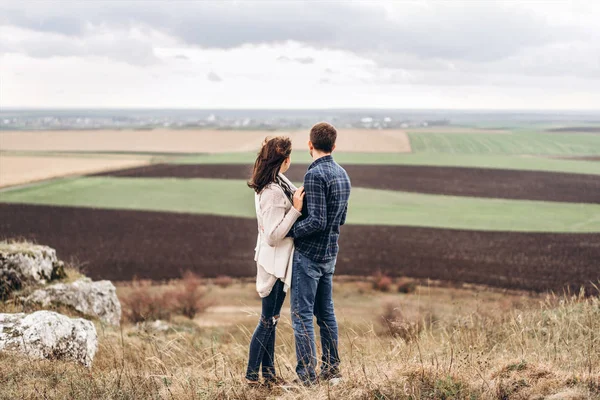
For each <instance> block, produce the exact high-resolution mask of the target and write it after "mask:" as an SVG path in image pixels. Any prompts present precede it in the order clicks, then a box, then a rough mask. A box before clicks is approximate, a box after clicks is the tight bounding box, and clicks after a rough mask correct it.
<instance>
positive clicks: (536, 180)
mask: <svg viewBox="0 0 600 400" xmlns="http://www.w3.org/2000/svg"><path fill="white" fill-rule="evenodd" d="M344 168H346V170H347V171H348V173H349V175H350V177H351V179H352V184H353V186H355V187H363V188H369V189H384V190H399V191H405V192H416V193H428V194H443V195H450V196H467V197H484V198H501V199H516V200H542V201H557V202H573V203H596V204H599V203H600V179H598V177H597V176H594V175H584V174H568V173H556V172H543V171H516V170H501V169H485V168H460V167H432V166H410V165H344ZM251 171H252V167H251V166H248V165H236V164H220V165H219V164H213V165H211V164H195V165H176V164H155V165H150V166H144V167H139V168H131V169H123V170H119V171H111V172H107V173H101V174H96V175H95V176H116V177H139V178H142V177H143V178H173V177H177V178H211V179H247V178H248V177H249V176H250V174H251ZM305 171H306V166H305V165H299V164H294V165H292V167H291V168H290V170H289V172H288V173H287V175H288V176H289V177H290V178H291V179H292V180H295V181H297V182H301V181H302V180H303V177H304V173H305Z"/></svg>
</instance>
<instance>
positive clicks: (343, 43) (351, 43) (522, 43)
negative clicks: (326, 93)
mask: <svg viewBox="0 0 600 400" xmlns="http://www.w3.org/2000/svg"><path fill="white" fill-rule="evenodd" d="M29 4H30V3H29V2H28V3H27V4H23V3H22V2H20V1H19V2H17V1H8V2H7V1H5V2H3V3H2V5H0V11H1V12H2V14H4V18H3V19H2V20H0V23H3V24H7V23H10V24H13V25H17V26H20V27H23V28H27V29H31V30H36V31H40V32H53V33H59V34H63V35H68V36H80V35H81V34H82V33H83V32H85V31H86V29H87V28H89V27H98V26H104V27H110V28H113V29H127V28H131V27H132V26H137V25H144V26H145V27H147V28H149V29H154V30H158V31H160V32H162V33H163V34H167V35H170V36H172V37H173V38H176V39H177V40H180V41H181V42H183V43H186V44H188V45H194V46H200V47H203V48H222V49H230V48H235V47H239V46H242V45H245V44H265V43H267V44H275V43H282V42H285V41H297V42H302V43H306V44H310V45H311V46H316V47H328V48H337V49H343V50H348V51H353V52H356V53H368V52H374V51H375V52H378V53H382V54H383V53H409V54H412V55H414V56H416V57H420V58H423V59H432V58H444V59H454V60H471V61H490V60H495V59H501V58H503V57H507V56H510V55H513V54H515V53H517V52H518V51H520V50H521V49H523V48H527V47H531V46H538V45H546V44H548V43H553V42H556V41H560V40H564V39H566V38H575V37H582V35H583V34H584V32H583V31H582V30H581V29H580V28H579V27H578V26H577V25H570V26H562V25H560V24H550V23H549V22H548V21H547V19H545V18H542V17H540V16H538V15H535V14H534V13H532V12H529V11H528V10H526V9H523V8H519V7H517V6H511V5H507V4H503V3H499V2H495V1H486V2H469V3H464V2H440V1H428V2H419V3H408V2H406V3H399V4H396V7H393V8H391V9H390V10H388V9H386V7H384V6H382V5H381V4H380V3H378V2H374V3H352V2H311V3H310V4H309V3H307V2H299V1H293V2H270V1H257V2H219V3H217V2H191V1H190V2H165V1H152V2H147V3H145V5H144V7H140V6H139V2H137V1H126V0H122V1H119V2H100V1H93V0H90V1H86V2H75V1H66V0H65V1H61V2H59V3H57V2H52V1H48V2H41V3H36V7H28V5H29ZM25 10H27V12H25Z"/></svg>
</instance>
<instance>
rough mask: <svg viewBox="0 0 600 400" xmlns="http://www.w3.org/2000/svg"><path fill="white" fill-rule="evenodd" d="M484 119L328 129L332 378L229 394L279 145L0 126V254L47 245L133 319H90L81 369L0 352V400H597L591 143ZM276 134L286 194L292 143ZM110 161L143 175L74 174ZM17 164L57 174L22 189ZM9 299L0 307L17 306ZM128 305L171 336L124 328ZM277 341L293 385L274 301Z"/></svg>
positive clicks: (597, 181)
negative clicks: (336, 343) (267, 168)
mask: <svg viewBox="0 0 600 400" xmlns="http://www.w3.org/2000/svg"><path fill="white" fill-rule="evenodd" d="M484 125H485V124H484ZM488 125H489V126H464V127H463V126H450V127H445V128H422V129H419V130H414V131H413V130H410V131H409V132H408V133H404V132H399V131H393V132H387V131H353V132H348V133H346V132H344V131H343V130H342V131H341V133H340V138H341V139H340V145H339V151H336V153H335V158H336V160H337V161H338V162H340V163H341V164H342V166H344V167H345V168H346V169H347V171H348V172H349V174H350V176H351V178H352V181H353V192H352V197H351V203H350V208H349V214H348V220H347V224H346V225H345V226H344V227H342V235H341V238H340V249H341V251H340V254H339V257H338V262H337V266H336V277H335V278H334V279H335V288H334V298H335V304H336V313H337V316H338V321H339V325H340V349H341V356H342V366H341V368H342V374H343V376H344V378H343V381H342V383H341V384H339V385H337V386H329V385H325V384H321V385H318V386H316V387H314V388H304V387H298V386H294V385H292V386H291V387H288V388H286V389H282V388H275V389H273V390H270V391H268V390H266V389H249V388H248V387H247V386H245V385H244V383H243V374H244V370H245V364H246V361H247V351H248V342H249V340H250V336H251V334H252V330H253V329H254V326H255V325H256V322H257V320H258V319H259V314H260V308H259V305H260V302H259V300H258V298H257V295H256V292H255V288H254V280H253V277H254V275H255V273H256V266H255V264H254V262H253V249H254V246H255V243H256V229H257V226H256V221H255V216H254V214H255V211H254V203H253V193H252V191H251V190H250V189H248V188H247V187H246V179H247V178H248V176H249V173H250V169H251V165H252V163H253V161H254V158H255V154H256V153H255V151H256V148H257V146H258V145H259V143H260V142H261V140H262V138H263V137H264V136H266V135H268V134H275V133H276V132H247V131H238V132H228V131H189V130H180V131H167V130H157V131H118V132H103V131H84V132H0V163H2V162H4V163H5V164H2V165H10V166H11V167H10V168H8V170H6V169H5V171H2V173H3V175H2V176H7V177H10V179H11V182H13V183H14V184H15V186H12V185H11V186H8V187H5V188H3V189H2V190H0V239H3V238H17V239H27V240H30V241H35V242H38V243H41V244H47V245H50V246H52V247H54V248H56V249H57V252H58V255H59V257H60V258H61V259H63V260H65V261H66V262H67V265H68V266H70V268H69V269H68V270H69V272H70V273H71V272H73V270H72V268H73V267H77V268H78V269H79V272H77V273H75V275H78V274H79V273H80V272H81V271H82V272H84V273H85V274H86V275H88V276H90V277H92V278H93V279H110V280H112V281H113V282H115V284H116V285H117V293H118V296H119V298H120V300H121V302H122V304H123V307H124V315H125V320H124V321H123V324H122V326H121V328H119V329H113V328H110V327H106V326H104V325H101V324H100V323H98V322H97V323H96V326H97V328H98V332H99V339H100V340H99V343H100V347H99V351H98V353H97V355H96V359H95V361H94V366H93V368H92V370H91V371H90V370H87V369H83V368H81V367H78V366H76V365H73V364H68V363H63V362H57V361H43V362H30V361H29V360H23V359H19V358H18V357H16V356H13V355H10V354H5V353H0V399H13V398H73V399H98V398H102V399H135V398H156V399H162V398H168V399H180V398H185V399H187V398H189V399H207V400H208V399H210V400H212V399H248V400H258V399H264V398H281V399H305V398H311V399H314V400H324V399H355V398H360V399H382V400H383V399H460V400H462V399H465V400H466V399H469V400H471V399H482V400H492V399H495V400H506V399H511V400H515V399H516V400H525V399H540V400H541V399H547V400H563V399H570V400H592V399H597V398H599V396H600V364H599V360H600V343H599V340H600V337H599V336H598V334H597V332H598V331H599V330H600V326H599V324H600V315H599V312H600V304H599V300H598V299H599V298H598V290H599V289H598V288H599V286H600V268H599V267H600V162H598V160H597V158H598V157H600V141H599V139H600V135H595V134H592V133H572V132H566V131H565V132H563V131H556V132H551V133H549V132H548V131H547V129H554V128H560V127H564V126H554V125H552V126H543V127H542V126H539V125H535V124H531V125H523V126H516V125H515V126H510V127H506V126H508V125H503V124H502V123H501V121H500V122H498V123H494V124H491V123H489V124H488ZM503 126H504V128H502V129H499V128H498V127H503ZM566 126H568V124H567V125H566ZM573 126H574V125H573ZM488 128H489V129H488ZM440 129H441V130H440ZM578 129H579V128H578ZM345 133H346V136H344V134H345ZM288 134H290V136H292V138H293V140H294V146H295V147H294V153H293V157H292V160H293V166H292V169H291V170H290V171H289V173H288V176H289V177H290V178H291V179H293V180H294V181H296V182H298V183H300V182H301V181H302V178H303V175H304V171H305V170H306V167H307V165H308V164H309V163H310V158H309V156H308V152H307V151H306V150H305V141H306V133H305V132H288ZM7 138H9V139H10V140H6V139H7ZM32 158H33V159H35V160H41V161H42V162H41V163H31V162H30V161H29V160H31V159H32ZM17 159H18V161H15V160H17ZM69 160H76V161H69ZM117 160H129V161H130V162H132V163H133V162H134V163H140V164H141V165H136V164H132V165H122V166H115V168H110V169H109V170H104V167H103V168H102V169H103V170H102V171H97V170H95V171H94V172H89V173H87V174H86V172H85V171H84V170H83V169H81V168H82V167H83V166H84V165H85V164H86V163H88V162H89V163H108V162H117ZM44 161H45V162H44ZM16 162H18V163H20V164H19V165H26V166H27V165H30V164H31V166H32V167H33V166H35V168H32V170H35V171H42V170H44V171H45V170H48V171H52V168H50V167H51V166H53V165H70V167H69V168H66V167H65V168H64V169H63V170H60V171H54V172H52V173H51V174H49V175H46V176H48V177H54V178H53V179H48V180H45V181H41V182H36V183H33V184H28V185H23V186H20V185H21V184H24V183H26V182H27V181H29V180H30V179H29V178H25V175H24V174H23V172H22V171H23V169H22V168H16V167H14V166H15V165H17V164H16ZM119 162H120V161H119ZM63 163H65V164H63ZM103 165H105V166H106V165H108V164H103ZM71 175H76V176H71ZM186 272H193V273H195V274H197V275H198V276H200V277H201V280H200V282H201V286H200V287H199V291H197V292H194V293H195V294H194V296H200V298H199V300H198V304H201V305H202V307H203V309H202V310H201V311H200V312H199V313H198V314H197V315H196V316H194V317H191V318H186V317H184V316H183V315H181V313H177V312H174V311H172V310H173V308H172V300H173V299H171V297H172V296H168V294H169V293H175V292H177V293H180V292H182V291H185V290H188V289H186V288H187V287H188V286H186V283H185V279H197V278H185V279H184V281H183V282H182V281H179V280H178V278H180V277H181V276H188V277H189V275H186ZM231 277H233V278H231ZM140 279H142V280H141V281H140ZM143 279H148V280H149V281H144V280H143ZM381 282H387V284H386V285H387V286H386V285H382V284H381ZM194 290H195V289H194ZM187 294H189V293H186V295H187ZM17 299H18V294H17V297H15V300H13V301H9V302H6V303H2V302H0V312H19V311H22V310H23V306H22V305H21V304H20V302H19V301H18V300H17ZM138 306H140V307H144V306H148V307H151V308H153V309H155V310H160V312H161V313H162V314H161V316H157V315H154V314H152V315H150V316H149V317H148V319H149V320H153V319H157V318H160V319H163V320H165V321H167V322H166V323H167V324H168V325H167V326H168V328H167V330H166V331H164V332H157V331H154V330H152V328H151V326H148V325H145V323H144V322H142V323H140V324H137V322H138V321H137V320H134V319H132V318H131V317H130V315H131V314H132V309H133V308H135V307H138ZM67 311H68V310H67ZM277 335H278V336H277V350H276V352H277V361H276V367H277V372H278V374H279V375H281V376H282V377H283V378H285V379H286V380H292V379H294V377H295V373H294V366H295V357H294V347H293V333H292V329H291V324H290V314H289V306H288V302H287V301H286V304H285V305H284V307H283V311H282V319H281V323H280V324H279V328H278V333H277Z"/></svg>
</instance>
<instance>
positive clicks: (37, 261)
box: [0, 243, 58, 283]
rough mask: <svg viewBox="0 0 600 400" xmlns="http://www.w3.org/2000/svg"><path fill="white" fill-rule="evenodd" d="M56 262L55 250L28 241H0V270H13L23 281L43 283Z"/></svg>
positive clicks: (48, 277) (49, 276)
mask: <svg viewBox="0 0 600 400" xmlns="http://www.w3.org/2000/svg"><path fill="white" fill-rule="evenodd" d="M57 263H58V259H57V258H56V250H54V249H53V248H51V247H48V246H40V245H35V244H29V243H1V244H0V271H14V272H16V273H17V274H18V276H19V277H20V278H21V280H23V281H33V282H36V283H45V282H46V280H49V279H50V278H51V277H52V269H53V267H54V265H55V264H57Z"/></svg>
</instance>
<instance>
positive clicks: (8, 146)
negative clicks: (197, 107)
mask: <svg viewBox="0 0 600 400" xmlns="http://www.w3.org/2000/svg"><path fill="white" fill-rule="evenodd" d="M273 135H287V136H290V137H291V138H292V140H293V142H294V146H295V147H297V148H304V147H306V143H307V142H308V131H294V132H268V131H219V130H151V131H134V130H122V131H117V130H112V131H109V130H96V131H6V132H0V150H5V151H6V150H21V151H25V150H26V151H130V152H157V153H172V152H175V153H177V152H179V153H230V152H245V151H256V150H258V148H259V147H260V144H261V143H262V141H263V140H264V138H265V137H266V136H273ZM337 149H338V151H342V152H385V153H394V152H398V153H409V152H410V151H411V149H410V141H409V139H408V136H407V135H406V134H405V133H404V132H402V131H391V130H386V131H379V130H361V129H351V130H340V132H339V134H338V143H337Z"/></svg>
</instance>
